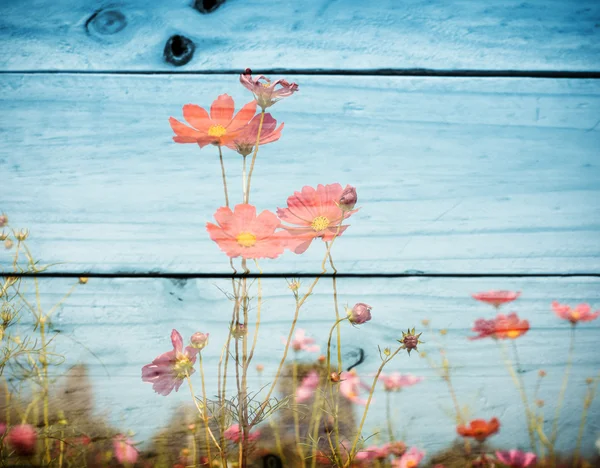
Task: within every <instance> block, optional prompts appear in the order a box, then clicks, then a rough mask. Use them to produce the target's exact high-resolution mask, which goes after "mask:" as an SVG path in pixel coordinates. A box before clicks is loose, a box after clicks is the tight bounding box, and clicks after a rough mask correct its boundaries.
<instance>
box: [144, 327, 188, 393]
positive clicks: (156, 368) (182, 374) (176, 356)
mask: <svg viewBox="0 0 600 468" xmlns="http://www.w3.org/2000/svg"><path fill="white" fill-rule="evenodd" d="M171 342H172V343H173V351H168V352H166V353H163V354H161V355H160V356H158V357H157V358H156V359H154V361H152V363H150V364H147V365H145V366H144V367H142V380H143V381H144V382H149V383H151V384H152V388H153V389H154V391H155V392H156V393H158V394H160V395H164V396H166V395H168V394H169V393H171V392H172V391H173V389H175V391H178V390H179V387H180V386H181V383H182V382H183V380H184V379H185V378H186V377H187V376H189V375H192V374H193V373H194V372H195V369H194V363H195V362H196V354H198V350H197V349H194V348H192V347H191V346H186V348H185V349H184V348H183V339H182V338H181V335H180V334H179V332H178V331H177V330H175V329H174V330H173V331H172V332H171Z"/></svg>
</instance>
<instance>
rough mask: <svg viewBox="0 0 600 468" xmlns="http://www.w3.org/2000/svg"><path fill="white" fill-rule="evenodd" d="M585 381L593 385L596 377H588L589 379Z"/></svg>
mask: <svg viewBox="0 0 600 468" xmlns="http://www.w3.org/2000/svg"><path fill="white" fill-rule="evenodd" d="M585 383H586V384H588V385H592V384H593V383H594V379H592V378H591V377H588V378H587V379H585Z"/></svg>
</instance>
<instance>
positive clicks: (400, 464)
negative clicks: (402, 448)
mask: <svg viewBox="0 0 600 468" xmlns="http://www.w3.org/2000/svg"><path fill="white" fill-rule="evenodd" d="M423 457H425V452H423V451H421V450H419V449H417V448H416V447H411V448H410V450H408V451H407V452H406V453H405V454H404V455H402V456H401V457H400V458H397V459H395V460H394V461H393V462H392V467H393V468H416V467H417V466H419V463H421V460H423Z"/></svg>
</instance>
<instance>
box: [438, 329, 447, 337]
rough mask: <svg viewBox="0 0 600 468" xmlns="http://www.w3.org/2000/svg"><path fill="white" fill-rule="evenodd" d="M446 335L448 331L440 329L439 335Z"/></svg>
mask: <svg viewBox="0 0 600 468" xmlns="http://www.w3.org/2000/svg"><path fill="white" fill-rule="evenodd" d="M447 334H448V330H446V329H445V328H442V329H441V330H440V335H442V336H444V335H447Z"/></svg>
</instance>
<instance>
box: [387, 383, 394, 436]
mask: <svg viewBox="0 0 600 468" xmlns="http://www.w3.org/2000/svg"><path fill="white" fill-rule="evenodd" d="M391 393H392V392H385V412H386V415H387V430H388V436H389V438H390V442H394V428H393V427H392V405H391V400H392V395H391Z"/></svg>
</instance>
